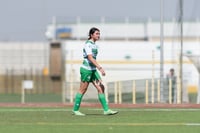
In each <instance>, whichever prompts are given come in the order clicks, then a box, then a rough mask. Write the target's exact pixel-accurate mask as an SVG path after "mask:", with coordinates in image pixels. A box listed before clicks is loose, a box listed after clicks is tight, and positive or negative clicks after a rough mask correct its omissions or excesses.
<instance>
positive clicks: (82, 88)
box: [73, 82, 89, 111]
mask: <svg viewBox="0 0 200 133" xmlns="http://www.w3.org/2000/svg"><path fill="white" fill-rule="evenodd" d="M88 85H89V83H88V82H81V84H80V88H79V90H78V92H77V94H76V96H75V102H74V109H73V111H78V110H79V108H80V104H81V100H82V97H83V95H84V94H85V92H86V91H87V88H88Z"/></svg>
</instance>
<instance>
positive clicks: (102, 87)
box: [99, 83, 105, 92]
mask: <svg viewBox="0 0 200 133" xmlns="http://www.w3.org/2000/svg"><path fill="white" fill-rule="evenodd" d="M99 86H100V87H101V90H102V92H104V90H105V87H104V85H103V84H102V83H100V85H99Z"/></svg>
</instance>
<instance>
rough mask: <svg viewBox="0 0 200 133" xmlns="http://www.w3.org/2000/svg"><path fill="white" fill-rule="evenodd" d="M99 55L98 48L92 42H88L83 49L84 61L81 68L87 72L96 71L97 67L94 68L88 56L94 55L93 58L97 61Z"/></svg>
mask: <svg viewBox="0 0 200 133" xmlns="http://www.w3.org/2000/svg"><path fill="white" fill-rule="evenodd" d="M97 54H98V46H97V45H96V44H95V43H94V42H92V41H91V40H87V41H86V42H85V44H84V47H83V58H84V60H83V64H82V66H81V67H82V68H85V69H87V70H96V66H94V65H93V64H92V62H90V61H89V60H88V55H92V56H93V58H94V59H95V60H96V57H97Z"/></svg>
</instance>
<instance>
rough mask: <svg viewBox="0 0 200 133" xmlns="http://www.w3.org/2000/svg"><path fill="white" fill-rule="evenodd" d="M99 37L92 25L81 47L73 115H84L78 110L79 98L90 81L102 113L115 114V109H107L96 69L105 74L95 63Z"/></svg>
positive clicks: (102, 86)
mask: <svg viewBox="0 0 200 133" xmlns="http://www.w3.org/2000/svg"><path fill="white" fill-rule="evenodd" d="M99 38H100V30H99V29H97V28H95V27H93V28H91V29H90V31H89V38H88V40H87V41H86V42H85V45H84V47H83V58H84V60H83V64H82V66H81V67H80V74H81V84H80V88H79V90H78V92H77V94H76V96H75V103H74V108H73V114H74V115H81V116H84V115H85V114H83V113H81V112H80V111H79V108H80V104H81V100H82V97H83V95H84V94H85V92H86V91H87V88H88V85H89V83H90V82H91V83H92V84H93V85H94V86H95V88H96V89H97V91H98V97H99V101H100V102H101V105H102V107H103V110H104V113H103V114H104V115H114V114H117V113H118V112H117V111H113V110H111V109H109V107H108V104H107V102H106V99H105V94H104V85H103V84H102V80H101V77H100V75H99V73H98V72H97V69H98V70H99V71H100V72H101V74H102V76H105V75H106V73H105V71H104V69H103V68H102V67H101V66H100V65H99V64H98V63H97V61H96V57H97V54H98V47H97V45H96V44H95V42H96V41H97V40H99Z"/></svg>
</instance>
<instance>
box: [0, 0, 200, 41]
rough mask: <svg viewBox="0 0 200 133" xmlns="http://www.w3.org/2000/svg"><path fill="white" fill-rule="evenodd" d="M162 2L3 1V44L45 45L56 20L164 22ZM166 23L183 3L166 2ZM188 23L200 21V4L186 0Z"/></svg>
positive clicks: (0, 30)
mask: <svg viewBox="0 0 200 133" xmlns="http://www.w3.org/2000/svg"><path fill="white" fill-rule="evenodd" d="M160 1H161V0H0V41H45V40H46V37H45V31H46V26H47V25H48V24H49V23H51V22H52V17H53V16H56V18H58V21H59V18H62V20H65V19H66V20H67V19H69V18H75V17H77V16H80V17H85V18H92V17H95V18H98V17H101V16H104V17H110V18H124V17H132V18H136V19H144V20H145V19H148V18H152V19H157V20H159V18H160ZM163 2H164V9H163V10H164V14H163V16H164V20H171V19H172V18H175V17H176V18H177V16H178V2H179V0H163ZM183 17H184V20H185V21H186V20H191V19H193V20H195V18H199V19H200V0H183Z"/></svg>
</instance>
